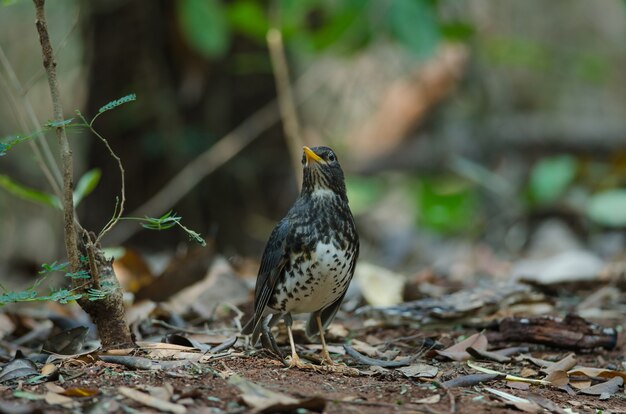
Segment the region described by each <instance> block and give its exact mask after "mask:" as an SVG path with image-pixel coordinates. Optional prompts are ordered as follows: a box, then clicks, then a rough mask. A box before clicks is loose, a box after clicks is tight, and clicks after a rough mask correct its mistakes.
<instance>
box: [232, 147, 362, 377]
mask: <svg viewBox="0 0 626 414" xmlns="http://www.w3.org/2000/svg"><path fill="white" fill-rule="evenodd" d="M302 168H303V179H302V190H301V192H300V194H299V196H298V197H297V199H296V201H295V202H294V204H293V206H292V207H291V208H290V209H289V211H288V212H287V214H286V215H285V217H284V218H283V219H282V220H280V221H279V222H278V224H277V225H276V227H275V228H274V230H273V231H272V233H271V234H270V237H269V240H268V241H267V244H266V246H265V250H264V251H263V256H262V258H261V265H260V268H259V272H258V275H257V280H256V286H255V295H254V315H253V317H252V318H251V319H250V321H249V322H248V323H247V324H246V325H245V326H244V328H243V329H242V334H244V335H250V334H251V342H252V345H253V346H254V345H256V344H257V342H258V341H259V339H261V340H262V342H263V346H264V347H265V348H270V349H271V350H273V351H274V352H275V353H276V354H278V355H279V356H281V359H282V354H281V352H280V349H279V348H278V346H277V344H276V341H275V340H274V337H273V336H272V334H271V332H270V329H271V328H272V326H274V325H275V324H276V323H278V321H279V320H280V319H283V320H284V322H285V325H286V326H287V334H288V336H289V344H290V347H291V358H290V360H289V364H287V363H286V361H284V359H283V362H284V363H285V364H286V365H287V366H288V367H290V368H293V367H298V368H311V367H312V365H311V364H306V363H304V362H303V361H302V360H301V359H300V357H299V356H298V354H297V352H296V348H295V343H294V340H293V334H292V330H291V326H292V323H293V320H292V314H303V313H304V314H309V319H308V322H307V324H306V334H307V336H308V337H313V336H315V335H317V334H319V336H320V341H321V343H322V354H321V357H322V358H321V359H322V364H323V365H325V366H337V365H338V364H335V362H334V361H333V360H332V358H331V357H330V354H329V352H328V347H327V346H326V341H325V338H324V330H325V329H326V328H327V327H328V325H329V324H330V322H331V321H332V320H333V318H334V317H335V314H336V313H337V310H338V309H339V307H340V306H341V302H342V301H343V298H344V297H345V295H346V291H347V290H348V285H349V284H350V281H351V280H352V276H353V275H354V269H355V266H356V262H357V259H358V256H359V236H358V234H357V230H356V226H355V222H354V217H353V215H352V212H351V211H350V207H349V205H348V196H347V194H346V184H345V178H344V173H343V170H342V169H341V165H340V164H339V160H338V159H337V155H336V154H335V152H334V151H333V150H332V149H331V148H329V147H323V146H320V147H313V148H309V147H307V146H305V147H303V155H302Z"/></svg>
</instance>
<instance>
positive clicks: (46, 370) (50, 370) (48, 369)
mask: <svg viewBox="0 0 626 414" xmlns="http://www.w3.org/2000/svg"><path fill="white" fill-rule="evenodd" d="M58 371H59V367H57V366H56V365H54V364H45V365H44V366H43V367H41V375H45V376H46V377H49V376H51V375H54V374H56V373H57V372H58Z"/></svg>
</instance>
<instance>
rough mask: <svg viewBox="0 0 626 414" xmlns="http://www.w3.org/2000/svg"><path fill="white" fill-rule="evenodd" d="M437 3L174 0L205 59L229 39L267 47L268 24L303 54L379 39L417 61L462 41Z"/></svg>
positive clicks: (222, 50) (459, 26) (462, 29)
mask: <svg viewBox="0 0 626 414" xmlns="http://www.w3.org/2000/svg"><path fill="white" fill-rule="evenodd" d="M437 6H438V1H437V0H390V1H386V2H380V1H374V0H343V1H332V0H321V1H320V0H276V1H274V2H269V5H268V2H266V1H261V0H234V1H229V2H224V1H219V0H178V2H177V9H176V10H177V18H178V21H179V23H180V26H181V28H182V30H183V35H184V36H185V39H186V40H187V42H188V44H189V45H190V46H191V47H193V48H194V49H195V50H196V51H197V52H199V53H201V54H203V55H205V56H207V57H208V58H215V57H221V56H223V55H225V54H226V53H227V52H228V50H229V48H230V45H231V43H232V37H233V35H241V36H244V37H247V38H249V39H251V40H253V41H255V42H257V43H259V44H265V35H266V33H267V30H268V29H269V27H270V26H271V25H272V24H275V25H276V26H277V27H278V28H280V29H281V31H282V33H283V37H284V39H285V41H286V43H287V44H288V45H290V46H292V49H293V50H294V51H297V52H301V53H315V52H320V51H323V50H326V49H329V48H331V47H332V48H333V50H335V51H339V52H352V51H355V50H358V49H359V48H361V47H363V46H365V45H367V44H369V43H370V42H371V41H373V40H378V39H380V38H388V39H391V40H393V41H395V42H397V43H398V44H400V45H402V46H404V47H406V48H407V49H408V50H410V51H411V52H412V53H413V54H415V56H417V57H425V56H428V55H430V54H431V53H433V52H434V50H435V49H436V47H437V44H438V43H439V41H440V39H441V38H442V37H445V38H449V39H454V40H465V39H467V38H468V37H469V36H470V35H471V34H472V33H473V29H472V27H471V26H470V25H469V24H468V23H466V22H458V21H453V22H442V21H440V19H439V17H438V15H437Z"/></svg>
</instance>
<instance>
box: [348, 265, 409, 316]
mask: <svg viewBox="0 0 626 414" xmlns="http://www.w3.org/2000/svg"><path fill="white" fill-rule="evenodd" d="M354 281H355V282H356V285H357V286H358V287H359V288H360V289H361V293H362V294H363V297H364V298H365V301H366V302H367V303H368V304H370V305H371V306H392V305H397V304H399V303H402V296H403V293H404V285H405V284H406V277H405V276H403V275H401V274H399V273H394V272H392V271H390V270H388V269H385V268H383V267H379V266H376V265H373V264H371V263H365V262H359V263H358V265H357V266H356V269H355V271H354Z"/></svg>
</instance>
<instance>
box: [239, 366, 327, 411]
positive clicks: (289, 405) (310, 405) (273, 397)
mask: <svg viewBox="0 0 626 414" xmlns="http://www.w3.org/2000/svg"><path fill="white" fill-rule="evenodd" d="M228 383H229V384H232V385H234V386H236V387H237V388H239V390H240V391H241V392H242V393H243V394H241V399H242V400H243V402H244V403H245V404H246V405H247V406H248V407H250V408H251V409H252V412H253V413H276V412H290V411H295V410H297V409H298V408H304V409H307V410H311V411H315V412H322V411H323V410H324V408H325V407H326V400H325V399H324V398H322V397H310V398H305V399H302V400H298V399H296V398H293V397H291V396H289V395H286V394H282V393H278V392H274V391H270V390H268V389H265V388H263V387H261V386H260V385H258V384H255V383H254V382H251V381H248V380H246V379H244V378H241V377H240V376H238V375H232V376H231V377H230V378H229V379H228Z"/></svg>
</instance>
